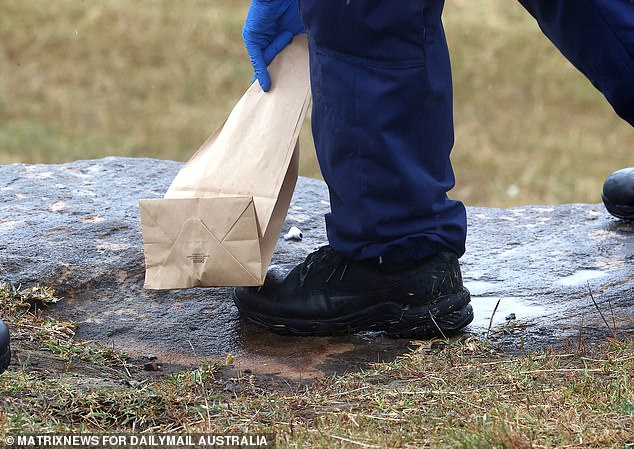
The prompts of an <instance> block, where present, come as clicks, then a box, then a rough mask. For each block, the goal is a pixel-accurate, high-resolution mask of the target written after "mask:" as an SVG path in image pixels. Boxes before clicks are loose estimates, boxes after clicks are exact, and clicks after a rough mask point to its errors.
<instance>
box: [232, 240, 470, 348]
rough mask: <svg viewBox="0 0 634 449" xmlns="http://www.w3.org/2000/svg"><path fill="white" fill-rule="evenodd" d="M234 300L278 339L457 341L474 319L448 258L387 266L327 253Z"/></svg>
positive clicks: (272, 274)
mask: <svg viewBox="0 0 634 449" xmlns="http://www.w3.org/2000/svg"><path fill="white" fill-rule="evenodd" d="M234 301H235V303H236V306H237V307H238V309H239V311H240V314H241V315H242V317H243V318H245V319H247V320H249V321H251V322H253V323H255V324H258V325H260V326H264V327H266V328H269V329H271V330H273V331H275V332H278V333H282V334H295V335H338V334H344V333H349V332H356V331H362V330H371V331H381V332H385V333H386V334H388V335H389V336H392V337H406V338H429V337H433V336H448V335H451V334H455V333H457V332H458V331H460V330H461V329H462V328H464V327H465V326H466V325H468V324H469V323H470V322H471V321H472V320H473V309H472V307H471V305H470V304H469V302H470V295H469V291H468V290H467V289H466V288H464V286H463V285H462V275H461V273H460V266H459V264H458V257H457V256H456V255H454V254H451V253H440V254H438V255H436V256H434V257H431V258H429V259H425V260H422V261H416V262H413V263H410V264H403V265H400V266H387V265H384V264H379V263H377V262H375V261H355V260H351V259H349V258H347V257H345V256H343V255H341V254H339V253H337V252H336V251H334V250H333V249H332V248H330V247H329V246H325V247H323V248H320V249H319V250H318V251H316V252H314V253H312V254H310V255H309V256H308V257H307V258H306V260H305V261H304V262H303V263H301V264H299V265H297V266H295V267H293V266H292V265H274V266H272V267H271V268H270V269H269V272H268V274H267V277H266V281H265V283H264V285H263V286H262V287H245V288H243V287H241V288H237V289H235V291H234Z"/></svg>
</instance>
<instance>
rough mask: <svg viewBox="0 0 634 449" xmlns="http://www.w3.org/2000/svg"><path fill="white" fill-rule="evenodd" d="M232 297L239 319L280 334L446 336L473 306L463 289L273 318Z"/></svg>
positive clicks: (458, 326)
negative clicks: (324, 314) (341, 312)
mask: <svg viewBox="0 0 634 449" xmlns="http://www.w3.org/2000/svg"><path fill="white" fill-rule="evenodd" d="M234 300H235V303H236V305H237V306H238V309H239V310H240V313H241V315H242V317H243V318H245V319H246V320H248V321H250V322H252V323H255V324H257V325H259V326H263V327H266V328H268V329H271V330H272V331H274V332H276V333H278V334H282V335H288V334H292V335H298V336H331V335H342V334H347V333H354V332H360V331H378V332H384V333H385V334H386V335H387V336H389V337H393V338H431V337H438V336H440V337H443V336H444V337H448V336H450V335H454V334H456V333H458V332H459V331H460V330H462V329H463V328H464V327H465V326H467V325H468V324H469V323H471V321H473V308H472V307H471V305H470V304H469V302H470V300H471V296H470V294H469V291H468V290H467V289H466V288H463V289H462V290H461V291H460V292H459V293H456V294H452V295H446V296H441V297H439V298H438V299H437V300H436V302H434V303H432V304H424V305H421V306H420V307H411V306H410V307H407V308H404V307H403V306H402V305H400V304H398V303H393V302H391V303H384V304H378V305H375V306H373V307H369V308H367V309H364V310H361V311H359V312H357V313H355V314H354V315H348V316H344V317H337V318H334V319H331V320H319V321H317V320H302V319H293V318H282V317H274V316H270V315H266V314H262V313H259V312H254V311H252V310H244V309H243V308H241V307H240V302H239V300H238V299H237V297H236V295H235V292H234Z"/></svg>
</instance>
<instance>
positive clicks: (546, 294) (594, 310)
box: [0, 158, 634, 378]
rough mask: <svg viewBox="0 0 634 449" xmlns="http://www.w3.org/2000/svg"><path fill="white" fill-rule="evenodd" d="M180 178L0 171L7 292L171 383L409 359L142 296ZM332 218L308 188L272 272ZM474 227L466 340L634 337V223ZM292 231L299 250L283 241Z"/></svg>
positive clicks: (138, 167)
mask: <svg viewBox="0 0 634 449" xmlns="http://www.w3.org/2000/svg"><path fill="white" fill-rule="evenodd" d="M181 166H182V164H181V163H178V162H171V161H161V160H155V159H131V158H105V159H100V160H95V161H77V162H73V163H68V164H62V165H21V164H15V165H8V166H3V167H0V198H1V201H0V282H2V281H4V282H10V283H13V284H15V285H22V286H30V285H32V284H34V283H39V284H42V285H47V286H52V287H54V288H55V289H56V291H57V294H58V295H59V296H63V297H64V300H63V301H61V302H60V303H59V304H58V305H57V306H55V307H54V308H52V309H51V310H49V313H51V314H52V315H55V316H57V317H61V318H64V319H67V320H74V321H78V322H80V323H81V325H80V327H79V329H78V332H77V338H79V339H85V340H96V341H98V342H100V343H102V344H107V345H114V346H115V347H117V348H118V349H121V350H123V351H126V352H128V353H129V354H130V355H131V356H132V357H134V358H136V359H137V360H139V361H143V362H144V363H147V362H149V360H147V359H144V357H145V356H146V355H147V354H154V355H156V357H157V359H158V361H160V364H161V367H162V369H164V370H167V371H171V370H173V369H174V367H176V368H178V367H181V366H191V365H195V364H197V363H199V362H200V361H202V360H213V361H217V362H223V361H225V360H226V359H227V354H232V355H234V360H233V365H232V368H228V370H231V369H235V370H239V371H240V372H242V373H243V372H244V371H245V370H249V371H250V372H251V373H264V374H266V375H270V376H281V377H294V378H298V377H303V378H315V377H320V376H323V375H324V374H333V373H338V374H342V373H345V372H350V371H357V370H360V369H365V368H367V367H368V364H369V363H371V362H377V361H378V362H384V361H391V360H394V358H395V357H398V356H399V355H402V354H405V353H407V352H408V351H409V350H410V349H411V347H412V344H411V342H409V341H404V340H393V339H388V338H385V337H383V336H381V335H374V334H371V333H366V334H358V335H351V336H343V337H328V338H299V337H290V336H284V337H283V336H278V335H275V334H273V333H270V332H267V331H264V330H261V329H259V328H256V327H255V326H252V325H250V324H248V323H244V322H242V321H241V320H240V319H239V316H238V313H237V310H236V309H235V307H234V305H233V301H232V299H231V289H228V288H214V289H190V290H181V291H150V290H144V289H143V288H142V287H143V277H144V268H143V248H142V240H141V234H140V231H139V215H138V206H137V200H138V199H141V198H153V197H160V196H162V194H163V193H164V191H165V190H166V188H167V186H168V185H169V183H170V182H171V180H172V179H173V177H174V176H175V175H176V173H177V171H178V170H179V168H180V167H181ZM328 209H329V205H328V195H327V190H326V187H325V185H324V183H323V182H321V181H316V180H311V179H306V178H301V179H300V180H299V183H298V187H297V189H296V192H295V195H294V198H293V202H292V205H291V209H290V211H289V214H288V218H287V223H286V225H285V227H284V229H283V230H282V235H281V236H280V240H279V243H278V248H277V251H276V254H275V256H274V262H276V263H286V262H292V263H298V262H300V261H301V260H302V259H303V258H304V257H305V256H306V254H308V253H309V252H311V251H313V250H314V249H316V248H317V247H319V246H321V245H323V244H324V243H325V242H326V235H325V228H324V220H323V214H324V213H325V212H327V211H328ZM469 225H470V228H469V236H468V242H467V253H466V254H465V256H464V257H463V258H462V260H461V262H462V267H463V274H464V278H465V284H466V285H467V287H468V288H469V289H470V290H471V292H472V297H473V305H474V309H475V313H476V318H475V320H474V323H473V324H472V325H471V326H470V327H469V328H468V332H470V333H472V334H474V335H476V336H478V337H479V338H485V337H486V338H488V339H489V341H491V342H492V343H493V344H494V345H496V346H499V347H500V348H501V349H503V350H508V351H517V350H525V349H535V348H539V347H543V346H546V345H562V344H563V345H565V344H569V342H571V341H576V340H578V339H579V336H580V335H581V338H582V339H587V340H601V339H605V338H607V337H610V336H612V335H613V333H615V334H616V335H617V336H626V335H632V334H633V333H634V323H633V316H634V313H633V312H634V309H633V308H632V301H634V223H627V222H623V221H618V220H616V219H614V218H613V217H611V216H610V215H608V214H607V213H606V212H605V210H604V209H603V206H602V205H599V204H597V205H585V204H580V205H561V206H543V207H540V206H531V207H528V206H527V207H517V208H511V209H491V208H469ZM291 226H297V227H298V228H299V229H300V230H301V231H302V234H303V239H302V240H300V241H298V240H285V239H284V238H283V235H284V234H285V233H286V232H288V230H289V229H290V227H291ZM599 310H601V311H602V313H603V317H602V316H601V314H600V313H599V312H598V311H599ZM494 311H495V313H494ZM511 315H514V317H515V318H513V319H509V318H508V317H509V316H511ZM606 322H607V324H606ZM155 363H157V364H158V363H159V362H156V361H155Z"/></svg>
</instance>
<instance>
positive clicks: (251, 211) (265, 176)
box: [139, 36, 310, 289]
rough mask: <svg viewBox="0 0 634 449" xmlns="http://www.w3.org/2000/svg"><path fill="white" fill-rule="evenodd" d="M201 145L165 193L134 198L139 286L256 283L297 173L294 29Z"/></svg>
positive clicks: (300, 71) (303, 101)
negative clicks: (141, 259) (141, 272)
mask: <svg viewBox="0 0 634 449" xmlns="http://www.w3.org/2000/svg"><path fill="white" fill-rule="evenodd" d="M269 72H270V74H271V78H272V79H273V80H274V83H273V85H272V86H271V89H270V91H269V92H268V93H264V92H263V91H262V89H261V88H260V86H259V85H258V84H257V83H254V84H253V85H252V86H251V87H250V88H249V89H248V90H247V92H246V93H245V94H244V96H243V97H242V98H241V99H240V101H239V102H238V103H237V105H236V106H235V107H234V109H233V110H232V112H231V114H230V115H229V117H228V118H227V120H226V122H225V123H224V125H223V126H222V127H221V128H220V129H218V130H217V131H216V132H215V133H214V134H213V135H212V136H211V137H209V138H208V139H207V141H206V142H205V143H203V145H202V146H201V147H200V149H199V150H198V151H197V152H196V154H195V155H194V156H193V157H192V158H191V159H190V160H189V161H188V162H187V164H185V166H184V167H183V168H182V169H181V171H180V172H179V173H178V175H177V176H176V178H175V179H174V181H173V182H172V184H171V185H170V187H169V189H168V191H167V193H166V194H165V198H163V199H148V200H141V201H139V206H140V210H141V231H142V234H143V241H144V251H145V264H146V273H145V288H149V289H176V288H190V287H212V286H252V285H262V284H263V283H264V278H265V276H266V270H267V268H268V266H269V263H270V261H271V258H272V256H273V251H274V250H275V245H276V243H277V240H278V237H279V233H280V230H281V228H282V225H283V223H284V218H285V216H286V213H287V211H288V206H289V204H290V200H291V197H292V194H293V189H294V187H295V183H296V181H297V171H298V162H299V147H298V145H297V139H298V137H299V131H300V128H301V125H302V123H303V121H304V118H305V116H306V111H307V109H308V106H309V103H310V87H309V74H308V51H307V43H306V38H305V36H297V37H295V39H294V40H293V42H292V43H291V44H290V45H289V46H287V47H286V48H285V49H284V50H283V51H282V52H281V53H280V54H279V55H278V56H277V57H276V59H275V60H274V61H273V62H272V63H271V65H270V66H269Z"/></svg>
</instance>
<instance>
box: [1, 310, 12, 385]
mask: <svg viewBox="0 0 634 449" xmlns="http://www.w3.org/2000/svg"><path fill="white" fill-rule="evenodd" d="M9 363H11V348H10V347H9V329H8V328H7V326H6V325H5V324H4V322H3V321H2V320H0V374H2V373H3V372H4V371H5V370H6V369H7V368H8V367H9Z"/></svg>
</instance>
